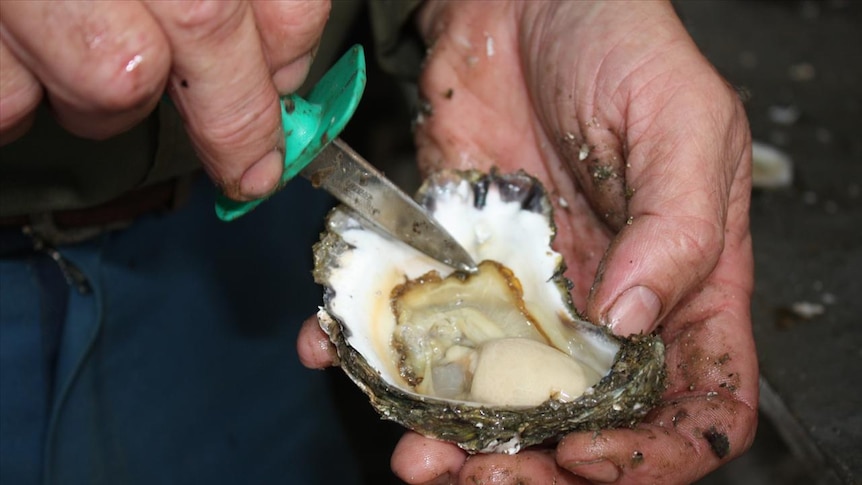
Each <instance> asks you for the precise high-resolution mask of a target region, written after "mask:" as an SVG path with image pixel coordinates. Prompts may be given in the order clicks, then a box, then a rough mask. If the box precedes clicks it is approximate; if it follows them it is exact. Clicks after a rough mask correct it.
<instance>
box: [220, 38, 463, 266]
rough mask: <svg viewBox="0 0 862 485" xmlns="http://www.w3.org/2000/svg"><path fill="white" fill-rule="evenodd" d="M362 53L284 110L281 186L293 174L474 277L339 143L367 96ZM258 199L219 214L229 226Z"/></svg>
mask: <svg viewBox="0 0 862 485" xmlns="http://www.w3.org/2000/svg"><path fill="white" fill-rule="evenodd" d="M365 82H366V74H365V53H364V51H363V49H362V46H359V45H356V46H353V47H352V48H351V49H350V50H349V51H348V52H347V53H346V54H345V55H344V56H343V57H342V58H341V59H340V60H339V61H338V62H337V63H335V65H333V67H332V68H331V69H330V70H329V71H328V72H327V73H326V74H325V75H324V76H323V78H322V79H321V80H320V82H318V83H317V85H315V86H314V88H313V89H312V90H311V92H310V93H309V94H308V96H307V99H304V98H302V97H300V96H298V95H296V94H292V95H289V96H285V97H283V98H282V102H281V123H282V127H283V128H284V137H285V156H284V173H283V174H282V178H281V184H282V185H283V184H285V183H286V182H287V181H288V180H290V179H292V178H293V177H295V176H296V175H297V174H299V175H302V176H303V177H305V178H307V179H309V180H310V181H311V184H312V186H314V187H316V188H322V189H325V190H326V191H327V192H329V193H330V194H332V195H334V196H335V197H336V198H337V199H338V200H340V201H341V202H342V203H344V204H346V205H347V206H349V207H350V208H352V209H353V210H355V211H356V212H357V213H358V214H360V215H361V216H362V217H363V218H364V219H365V220H366V221H368V222H370V223H371V224H372V225H373V226H374V227H377V228H378V229H380V230H382V231H384V232H385V233H387V234H390V235H392V236H394V237H395V238H397V239H399V240H401V241H403V242H405V243H407V244H409V245H410V246H412V247H414V248H416V249H417V250H419V251H421V252H423V253H425V254H427V255H428V256H430V257H432V258H434V259H436V260H437V261H440V262H442V263H444V264H446V265H447V266H451V267H453V268H455V269H458V270H462V271H467V272H475V271H476V263H475V262H474V261H473V259H472V258H471V257H470V255H469V254H468V253H467V251H466V250H465V249H464V248H463V247H461V245H460V244H458V242H457V241H456V240H455V239H454V238H453V237H452V236H451V235H450V234H449V232H447V231H446V229H444V228H443V227H442V226H441V225H440V224H439V223H438V222H437V221H436V220H434V219H433V218H432V217H431V216H429V215H428V213H427V212H426V211H425V209H423V208H422V207H421V206H420V205H419V204H417V203H416V202H415V201H414V200H413V199H412V198H410V197H409V196H408V195H407V194H405V193H404V192H402V191H401V190H400V189H399V188H398V187H397V186H396V185H395V184H393V183H392V182H391V181H390V180H389V179H387V178H386V177H385V176H384V175H383V174H381V173H380V172H379V171H378V170H377V169H375V168H374V167H373V166H372V165H371V164H370V163H368V162H367V161H365V160H364V159H363V158H362V157H361V156H359V154H357V153H356V152H355V151H353V150H352V149H351V148H350V147H349V146H347V144H346V143H344V142H343V141H342V140H341V139H338V138H337V137H338V135H339V134H340V133H341V131H342V130H343V129H344V126H345V125H346V124H347V122H348V121H349V120H350V118H351V117H352V116H353V113H354V112H355V111H356V107H357V106H358V105H359V100H360V98H361V97H362V92H363V90H364V89H365ZM261 202H263V199H258V200H253V201H248V202H239V201H235V200H232V199H229V198H227V197H225V196H220V197H219V198H218V200H217V201H216V214H217V215H218V217H219V218H221V219H222V220H225V221H231V220H234V219H236V218H238V217H241V216H242V215H244V214H246V213H247V212H249V211H250V210H252V209H254V208H255V207H257V206H258V205H259V204H260V203H261Z"/></svg>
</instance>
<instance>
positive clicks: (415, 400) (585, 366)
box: [315, 171, 665, 453]
mask: <svg viewBox="0 0 862 485" xmlns="http://www.w3.org/2000/svg"><path fill="white" fill-rule="evenodd" d="M417 200H418V201H419V202H420V204H422V205H423V206H425V207H426V209H428V210H429V212H431V213H432V214H433V216H434V217H435V218H436V219H437V220H438V221H439V222H440V223H441V224H442V225H443V226H444V227H446V228H447V229H448V230H449V232H450V233H451V234H452V235H453V236H454V237H455V238H456V239H458V241H459V242H460V243H461V244H462V245H463V246H464V247H465V248H466V249H467V251H468V252H470V253H471V256H473V257H474V259H475V260H476V261H481V263H480V265H479V271H478V272H477V273H476V274H466V273H462V272H457V271H453V270H452V269H450V268H448V267H445V266H443V265H441V264H440V263H437V262H435V261H433V260H431V259H430V258H428V257H426V256H424V255H422V254H420V253H418V252H417V251H415V250H414V249H412V248H410V247H408V246H406V245H404V244H402V243H400V242H398V241H395V240H392V239H390V238H389V237H387V236H385V235H382V234H380V233H378V232H376V231H374V230H373V229H371V228H369V227H367V226H366V225H364V224H363V222H361V219H360V218H359V216H358V215H355V214H353V213H351V211H350V210H349V209H347V208H345V207H339V208H336V209H335V210H334V211H333V212H332V213H331V214H330V216H329V219H328V223H327V231H326V232H325V233H324V234H323V235H322V238H321V241H320V242H319V243H318V244H317V245H316V247H315V279H316V280H317V281H318V283H320V284H322V285H324V286H325V288H326V293H325V298H324V299H325V301H324V307H323V308H322V309H321V311H320V313H319V314H318V318H319V321H320V325H321V327H322V328H323V329H324V331H326V333H327V334H328V335H329V337H330V339H331V340H332V342H333V343H334V344H335V347H336V349H337V351H338V355H339V358H340V360H341V366H342V368H343V369H344V370H345V372H347V374H348V375H349V376H350V377H351V378H352V379H353V381H354V382H356V384H357V385H358V386H359V387H360V388H361V389H362V390H363V391H364V392H365V393H366V394H367V395H368V396H369V398H370V400H371V403H372V405H373V406H374V407H375V408H376V409H377V411H378V412H379V413H380V414H381V415H382V416H383V417H385V418H387V419H391V420H394V421H397V422H399V423H400V424H402V425H404V426H406V427H408V428H410V429H413V430H416V431H418V432H419V433H422V434H424V435H426V436H429V437H434V438H438V439H443V440H447V441H451V442H454V443H456V444H458V446H460V447H461V448H463V449H465V450H467V451H469V452H502V453H516V452H518V451H519V450H520V449H522V448H523V447H526V446H530V445H534V444H539V443H542V442H545V441H547V440H549V439H555V438H558V437H560V436H562V435H563V434H566V433H568V432H571V431H575V430H598V429H603V428H613V427H621V426H633V425H634V424H636V423H637V422H638V421H639V420H640V419H641V418H643V416H644V415H645V414H646V413H647V411H648V410H649V409H650V408H651V407H652V406H653V405H654V404H655V403H656V402H657V401H658V399H659V397H660V395H661V393H662V391H663V390H664V376H665V371H664V346H663V345H662V342H661V340H659V339H658V338H657V337H653V336H633V337H631V338H627V339H623V338H619V337H616V336H614V335H612V334H611V333H610V332H609V331H608V330H607V329H605V328H602V327H597V326H595V325H593V324H591V323H589V322H587V321H585V320H583V319H582V318H581V317H579V316H578V314H577V311H576V310H575V309H574V306H573V304H572V301H571V297H570V295H569V289H570V283H569V282H568V280H566V279H565V277H564V276H563V271H564V269H565V265H564V262H563V259H562V257H561V256H560V255H559V254H558V253H556V252H555V251H554V250H553V249H552V248H551V246H550V243H551V241H552V239H553V236H554V232H555V228H554V225H553V222H552V221H553V218H552V214H551V212H552V209H551V204H550V202H549V201H548V198H547V195H546V194H545V191H544V189H543V188H542V187H541V185H540V184H539V182H538V181H537V180H536V179H534V178H532V177H530V176H528V175H527V174H525V173H523V172H518V173H514V174H506V175H501V174H498V173H495V172H492V173H491V174H482V173H479V172H475V171H471V172H456V171H443V172H439V173H437V174H435V175H433V176H431V177H429V178H428V179H427V180H426V182H425V184H424V185H423V187H422V188H421V189H420V191H419V194H418V195H417Z"/></svg>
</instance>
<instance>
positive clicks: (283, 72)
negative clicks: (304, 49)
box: [272, 53, 313, 96]
mask: <svg viewBox="0 0 862 485" xmlns="http://www.w3.org/2000/svg"><path fill="white" fill-rule="evenodd" d="M312 60H313V57H312V56H311V53H308V54H306V55H304V56H302V57H300V58H299V59H296V60H294V61H293V62H291V63H290V64H288V65H286V66H283V67H282V68H281V69H279V70H278V71H276V72H275V74H273V75H272V83H273V84H275V88H276V90H278V93H279V94H281V95H282V96H284V95H286V94H291V93H293V92H295V91H296V90H297V89H299V88H300V87H301V86H302V83H303V82H304V81H305V77H306V76H307V75H308V70H309V69H310V68H311V61H312Z"/></svg>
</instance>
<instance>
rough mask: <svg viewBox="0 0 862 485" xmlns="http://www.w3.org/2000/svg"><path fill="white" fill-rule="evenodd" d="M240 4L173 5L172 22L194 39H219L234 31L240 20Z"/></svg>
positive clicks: (196, 0)
mask: <svg viewBox="0 0 862 485" xmlns="http://www.w3.org/2000/svg"><path fill="white" fill-rule="evenodd" d="M242 6H243V4H242V3H240V2H226V1H207V0H193V1H185V2H177V3H176V4H175V5H174V11H173V22H174V24H175V26H176V27H177V28H179V29H181V30H182V31H183V32H184V33H185V34H186V35H189V36H191V37H192V38H196V39H205V38H210V37H220V36H222V35H224V33H226V32H230V31H232V30H234V29H236V28H237V27H238V25H239V22H240V20H241V19H242V15H241V13H242Z"/></svg>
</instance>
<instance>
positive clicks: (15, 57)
mask: <svg viewBox="0 0 862 485" xmlns="http://www.w3.org/2000/svg"><path fill="white" fill-rule="evenodd" d="M329 8H330V4H329V2H328V1H293V0H289V1H266V2H255V3H249V2H245V1H234V2H227V1H216V2H185V1H168V0H143V1H137V0H136V1H131V0H123V1H86V0H76V1H71V2H32V1H28V0H3V2H2V3H0V65H2V69H0V145H2V144H5V143H9V142H10V141H12V140H14V139H16V138H18V137H20V136H22V135H23V134H24V133H26V132H27V130H28V129H29V127H30V126H31V125H32V123H33V118H34V116H35V109H36V107H37V105H38V104H39V102H40V101H42V99H43V98H46V99H47V101H48V102H49V103H50V106H51V108H52V109H53V111H54V113H55V115H56V117H57V120H58V121H59V123H60V124H61V125H62V126H63V127H64V128H66V129H67V130H68V131H70V132H72V133H74V134H76V135H78V136H82V137H85V138H91V139H97V140H99V139H105V138H108V137H110V136H113V135H116V134H118V133H121V132H123V131H125V130H127V129H129V128H131V127H132V126H134V125H135V124H137V123H138V122H140V121H141V120H143V119H144V118H145V117H146V116H148V115H149V114H150V113H151V112H152V111H153V109H154V108H155V107H156V105H157V103H158V102H159V100H160V99H161V97H162V95H163V93H164V92H165V91H166V90H167V92H168V94H170V97H171V99H172V100H173V101H174V104H175V105H176V106H177V108H178V109H179V111H180V114H181V115H182V116H183V119H184V121H185V123H186V128H187V130H188V132H189V134H190V135H191V138H192V142H193V143H194V145H195V148H196V149H197V152H198V154H199V155H200V158H201V160H202V162H203V164H204V167H205V168H206V170H207V172H208V173H209V175H210V176H211V177H212V178H213V180H214V181H215V182H216V183H218V184H219V185H220V186H221V187H222V188H223V190H224V192H225V194H226V195H228V196H229V197H232V198H234V199H240V200H248V199H255V198H258V197H260V196H262V195H265V194H267V193H269V192H270V191H272V190H273V189H274V188H275V187H276V185H277V184H278V181H279V180H280V177H281V172H282V165H283V160H284V157H283V155H282V153H283V151H284V146H283V145H284V136H283V134H282V128H281V115H280V111H279V109H280V108H279V93H281V94H287V93H290V92H293V91H294V90H296V89H297V88H298V87H299V86H300V85H301V84H302V81H303V80H304V79H305V77H306V75H307V74H308V69H309V66H310V65H311V59H312V57H313V54H314V51H315V49H316V46H317V45H318V43H319V40H320V35H321V34H322V32H323V26H324V24H325V23H326V20H327V18H328V16H329Z"/></svg>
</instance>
